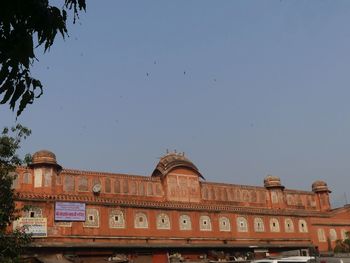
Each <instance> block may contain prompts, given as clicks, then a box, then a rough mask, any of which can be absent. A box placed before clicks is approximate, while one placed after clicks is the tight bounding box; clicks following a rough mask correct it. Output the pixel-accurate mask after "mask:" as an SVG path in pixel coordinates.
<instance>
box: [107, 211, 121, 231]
mask: <svg viewBox="0 0 350 263" xmlns="http://www.w3.org/2000/svg"><path fill="white" fill-rule="evenodd" d="M109 227H110V228H125V219H124V213H123V211H121V210H117V209H113V210H111V211H110V212H109Z"/></svg>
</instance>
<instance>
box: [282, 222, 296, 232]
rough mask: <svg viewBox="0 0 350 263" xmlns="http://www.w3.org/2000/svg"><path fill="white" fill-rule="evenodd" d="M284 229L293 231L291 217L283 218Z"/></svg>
mask: <svg viewBox="0 0 350 263" xmlns="http://www.w3.org/2000/svg"><path fill="white" fill-rule="evenodd" d="M284 231H286V232H287V233H291V232H294V224H293V220H292V219H290V218H286V219H285V220H284Z"/></svg>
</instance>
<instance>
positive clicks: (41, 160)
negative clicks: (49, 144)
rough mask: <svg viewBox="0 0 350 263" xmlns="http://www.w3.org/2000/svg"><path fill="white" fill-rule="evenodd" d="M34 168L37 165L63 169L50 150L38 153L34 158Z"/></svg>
mask: <svg viewBox="0 0 350 263" xmlns="http://www.w3.org/2000/svg"><path fill="white" fill-rule="evenodd" d="M31 165H32V166H37V165H53V166H56V167H57V168H59V169H61V168H62V167H61V166H60V165H58V164H57V161H56V155H55V154H54V153H53V152H50V151H48V150H41V151H37V152H36V153H34V154H33V156H32V164H31Z"/></svg>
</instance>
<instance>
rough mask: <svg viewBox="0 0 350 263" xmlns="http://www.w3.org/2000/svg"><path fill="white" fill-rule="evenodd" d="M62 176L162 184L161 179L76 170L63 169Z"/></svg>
mask: <svg viewBox="0 0 350 263" xmlns="http://www.w3.org/2000/svg"><path fill="white" fill-rule="evenodd" d="M61 174H63V175H95V176H104V177H113V178H115V177H118V178H123V179H136V180H142V181H152V182H160V179H159V178H156V177H150V176H142V175H131V174H119V173H109V172H96V171H85V170H75V169H63V170H62V172H61Z"/></svg>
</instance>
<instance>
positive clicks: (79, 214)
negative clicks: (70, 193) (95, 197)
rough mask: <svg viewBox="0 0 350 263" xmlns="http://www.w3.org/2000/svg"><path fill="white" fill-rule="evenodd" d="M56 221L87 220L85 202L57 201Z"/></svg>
mask: <svg viewBox="0 0 350 263" xmlns="http://www.w3.org/2000/svg"><path fill="white" fill-rule="evenodd" d="M55 221H85V203H71V202H56V204H55Z"/></svg>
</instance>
